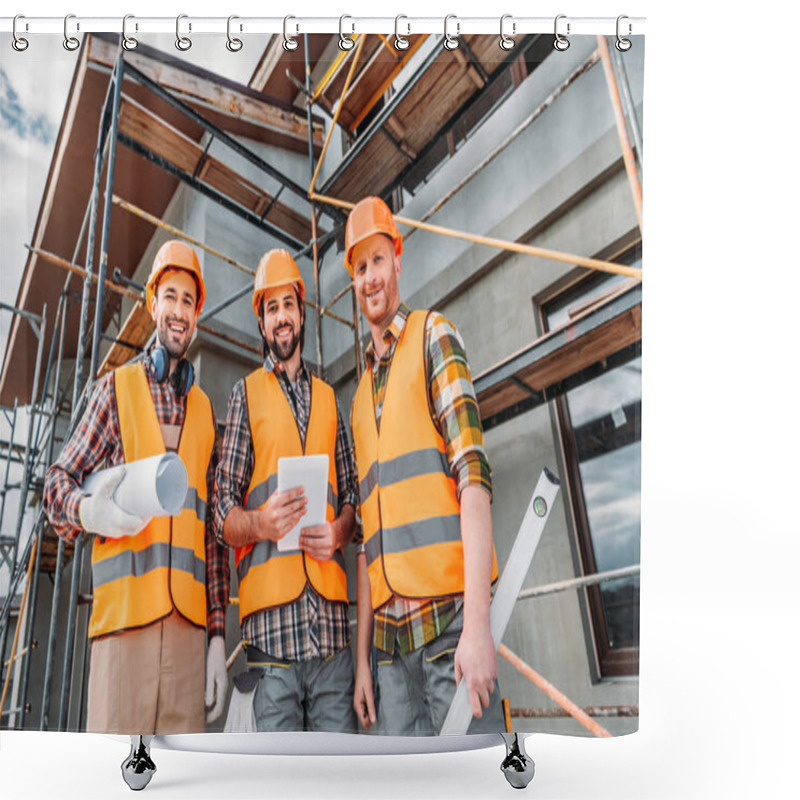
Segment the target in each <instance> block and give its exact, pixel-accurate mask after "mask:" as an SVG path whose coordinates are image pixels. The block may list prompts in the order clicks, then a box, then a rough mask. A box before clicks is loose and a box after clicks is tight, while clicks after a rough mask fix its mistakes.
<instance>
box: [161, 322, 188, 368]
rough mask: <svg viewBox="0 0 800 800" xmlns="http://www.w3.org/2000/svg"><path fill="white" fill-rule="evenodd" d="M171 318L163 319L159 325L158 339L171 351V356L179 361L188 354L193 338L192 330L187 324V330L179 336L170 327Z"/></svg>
mask: <svg viewBox="0 0 800 800" xmlns="http://www.w3.org/2000/svg"><path fill="white" fill-rule="evenodd" d="M169 323H170V320H166V319H165V320H162V321H161V322H160V323H159V325H158V341H159V344H160V345H161V346H162V347H163V348H164V349H165V350H166V351H167V352H168V353H169V357H170V358H171V359H173V360H175V361H179V360H180V359H181V358H183V357H184V355H186V351H187V350H188V349H189V343H190V342H191V340H192V337H191V336H190V331H189V328H188V326H187V328H186V332H185V333H184V334H183V335H182V336H181V337H178V336H176V335H175V334H174V333H172V331H170V329H169V327H168V326H169Z"/></svg>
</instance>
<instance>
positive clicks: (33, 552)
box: [0, 539, 39, 712]
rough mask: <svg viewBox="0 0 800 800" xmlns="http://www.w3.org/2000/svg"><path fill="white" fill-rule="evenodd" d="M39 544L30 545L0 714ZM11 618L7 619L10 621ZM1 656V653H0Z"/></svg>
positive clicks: (4, 701) (35, 541) (37, 542)
mask: <svg viewBox="0 0 800 800" xmlns="http://www.w3.org/2000/svg"><path fill="white" fill-rule="evenodd" d="M38 544H39V540H38V539H34V540H33V544H32V545H31V557H30V558H29V559H28V574H27V576H26V578H25V592H24V593H23V595H22V602H21V603H20V606H19V615H18V616H17V628H16V630H15V631H14V642H13V643H12V645H11V657H10V659H9V661H8V672H7V673H6V681H5V684H3V696H2V698H0V712H2V710H3V706H4V705H5V704H6V695H7V694H8V684H9V682H10V680H11V672H12V671H13V666H14V662H15V661H16V660H17V659H16V658H15V656H14V654H15V653H16V651H17V643H18V642H19V631H20V628H21V627H22V620H23V619H25V606H26V605H27V602H28V591H29V590H30V588H31V573H32V572H33V564H34V562H35V561H36V546H37V545H38ZM10 618H11V617H9V619H10ZM0 655H2V653H0Z"/></svg>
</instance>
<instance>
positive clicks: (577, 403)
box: [540, 246, 642, 676]
mask: <svg viewBox="0 0 800 800" xmlns="http://www.w3.org/2000/svg"><path fill="white" fill-rule="evenodd" d="M617 260H618V261H620V262H621V263H626V264H631V265H635V266H640V265H641V251H640V248H639V247H638V246H637V247H635V248H633V249H632V250H630V251H629V252H628V253H626V255H625V256H624V257H622V258H620V259H617ZM629 280H630V279H627V278H623V277H620V276H608V275H601V274H595V275H592V276H589V277H587V278H586V279H583V280H581V281H579V282H577V283H575V282H573V283H572V284H571V285H570V286H569V287H568V288H566V289H564V290H563V291H561V292H559V293H557V294H556V295H555V296H551V298H549V299H548V300H546V301H545V302H544V303H542V304H541V305H540V313H541V321H542V323H543V326H544V327H545V329H546V330H553V329H554V328H557V327H560V326H561V325H563V324H565V323H567V322H569V320H570V319H571V318H572V317H574V316H576V315H577V314H579V313H582V312H584V311H586V310H587V309H589V308H591V307H592V306H593V305H595V304H598V305H599V304H600V303H602V301H603V299H604V298H605V297H606V296H607V295H609V294H611V293H612V292H614V291H616V290H617V289H620V288H622V286H623V285H624V284H625V282H626V281H629ZM640 353H641V350H640V348H639V347H636V348H633V349H632V348H627V349H626V350H625V351H619V352H617V353H614V352H610V353H609V354H608V356H609V359H608V363H609V368H608V369H606V370H605V371H603V372H602V373H601V374H600V375H599V376H597V377H595V378H593V379H592V380H589V381H587V382H585V383H582V384H580V385H578V386H576V387H575V388H572V389H569V390H568V391H566V392H565V393H564V394H562V395H561V396H559V397H558V398H556V401H555V408H556V415H557V419H558V426H559V431H560V436H561V443H562V448H563V455H564V461H565V467H566V474H567V481H568V485H569V495H570V500H571V504H572V517H573V520H574V525H575V532H576V539H577V544H578V551H579V555H580V561H581V564H582V565H583V572H584V574H587V575H588V574H593V573H598V572H606V571H608V570H613V569H618V568H621V567H628V566H634V565H638V564H639V539H640V522H641V413H642V381H641V379H642V362H641V354H640ZM612 356H613V357H614V358H612ZM587 596H588V601H589V609H588V611H589V618H590V620H591V626H592V635H593V639H594V649H595V652H596V656H597V667H598V670H599V674H600V676H619V675H636V674H638V671H639V576H638V575H636V576H629V577H625V578H621V579H616V580H612V581H606V582H603V583H600V584H599V585H596V586H593V587H590V588H589V589H587Z"/></svg>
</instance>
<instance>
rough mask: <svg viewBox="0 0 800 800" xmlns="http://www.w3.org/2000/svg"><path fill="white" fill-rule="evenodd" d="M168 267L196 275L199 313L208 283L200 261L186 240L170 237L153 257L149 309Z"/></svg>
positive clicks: (148, 292)
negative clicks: (204, 277) (159, 282)
mask: <svg viewBox="0 0 800 800" xmlns="http://www.w3.org/2000/svg"><path fill="white" fill-rule="evenodd" d="M168 269H182V270H185V271H186V272H188V273H190V274H191V275H192V276H194V279H195V282H196V283H197V313H198V314H199V313H200V312H201V311H202V310H203V303H204V302H205V299H206V285H205V283H204V282H203V273H202V272H201V271H200V262H199V261H198V260H197V254H196V253H195V252H194V250H193V249H192V248H191V247H189V245H188V244H186V242H180V241H178V240H177V239H170V241H168V242H164V244H162V245H161V247H159V248H158V252H157V253H156V257H155V258H154V259H153V269H151V270H150V277H149V278H148V279H147V297H146V300H147V310H148V311H149V310H150V309H151V308H152V307H153V298H154V297H155V296H156V287H157V286H158V281H159V279H160V278H161V273H162V272H164V271H165V270H168Z"/></svg>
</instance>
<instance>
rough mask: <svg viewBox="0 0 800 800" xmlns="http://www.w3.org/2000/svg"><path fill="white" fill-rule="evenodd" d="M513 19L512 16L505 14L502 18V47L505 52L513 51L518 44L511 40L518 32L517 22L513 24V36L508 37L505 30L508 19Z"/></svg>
mask: <svg viewBox="0 0 800 800" xmlns="http://www.w3.org/2000/svg"><path fill="white" fill-rule="evenodd" d="M511 18H512V17H511V14H503V16H502V17H500V47H501V48H502V49H503V50H512V49H513V48H514V45H515V44H516V42H515V41H514V40H513V39H512V38H511V36H513V35H514V34H515V33H516V32H517V23H516V22H512V23H511V36H506V34H505V32H504V30H503V24H504V23H505V21H506V20H507V19H511Z"/></svg>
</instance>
